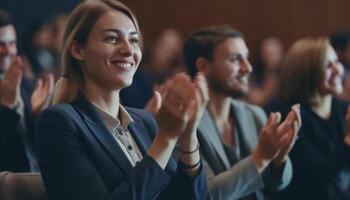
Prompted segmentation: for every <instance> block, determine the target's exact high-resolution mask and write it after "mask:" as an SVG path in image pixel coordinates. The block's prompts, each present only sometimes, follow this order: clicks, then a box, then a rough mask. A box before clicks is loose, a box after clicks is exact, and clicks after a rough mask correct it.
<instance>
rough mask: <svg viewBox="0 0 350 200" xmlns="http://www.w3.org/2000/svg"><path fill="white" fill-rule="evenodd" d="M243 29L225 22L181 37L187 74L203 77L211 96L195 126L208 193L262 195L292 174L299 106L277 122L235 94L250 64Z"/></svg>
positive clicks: (243, 89)
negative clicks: (292, 149)
mask: <svg viewBox="0 0 350 200" xmlns="http://www.w3.org/2000/svg"><path fill="white" fill-rule="evenodd" d="M248 54H249V50H248V48H247V46H246V43H245V41H244V38H243V35H242V34H241V33H240V32H238V31H236V30H234V29H232V28H231V27H229V26H214V27H207V28H203V29H201V30H198V31H196V32H194V33H193V34H192V35H191V36H190V37H189V38H188V39H187V40H186V42H185V45H184V56H185V62H186V64H187V67H188V71H189V72H190V74H191V75H192V76H194V75H195V74H197V72H201V73H203V74H204V75H205V77H206V79H207V80H208V86H209V94H210V100H209V103H208V106H207V109H206V110H205V112H204V115H203V117H202V120H201V122H200V124H199V127H198V139H199V142H200V144H201V153H202V156H203V159H205V167H206V173H207V177H208V184H209V191H210V194H211V197H212V199H215V200H219V199H264V194H263V189H266V190H271V191H273V190H280V189H283V188H285V187H286V186H287V185H288V183H289V182H290V180H291V177H292V166H291V164H290V161H289V158H288V153H289V151H290V149H291V148H292V147H293V144H294V141H295V139H296V136H297V132H298V130H299V128H300V125H301V121H300V115H299V108H298V106H297V105H296V106H294V107H293V109H292V111H290V113H289V115H288V118H287V119H286V120H285V121H283V122H280V114H279V113H273V114H271V115H270V116H269V119H268V120H267V119H266V115H265V113H264V111H263V110H262V109H261V108H260V107H257V106H254V105H251V104H248V103H244V102H242V101H239V100H236V98H238V97H241V96H243V95H246V94H248V91H249V86H248V79H249V75H250V73H251V72H252V66H251V65H250V63H249V61H248Z"/></svg>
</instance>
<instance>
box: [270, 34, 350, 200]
mask: <svg viewBox="0 0 350 200" xmlns="http://www.w3.org/2000/svg"><path fill="white" fill-rule="evenodd" d="M281 73H282V77H281V97H282V100H283V101H284V102H288V103H290V104H294V103H296V102H299V103H301V107H300V111H301V118H302V121H303V125H302V127H301V129H300V132H299V139H298V140H297V141H296V143H295V146H294V148H293V149H292V151H291V153H290V158H291V160H292V164H293V179H292V182H291V184H290V186H289V187H288V189H287V190H284V191H283V192H281V194H278V197H277V198H276V199H286V200H289V199H290V200H292V199H301V200H303V199H322V200H342V199H350V159H349V158H350V157H349V155H350V142H349V141H350V140H349V139H350V127H349V125H350V107H349V104H348V102H345V101H342V100H340V99H337V98H336V97H334V96H335V95H338V94H340V93H341V92H342V90H343V87H342V83H341V82H342V76H343V73H344V69H343V65H342V64H341V63H340V62H339V61H338V57H337V55H336V53H335V51H334V49H333V48H332V47H331V45H330V44H329V41H328V39H327V38H318V39H314V38H306V39H301V40H299V41H297V42H295V43H294V44H293V46H292V47H291V49H290V50H289V51H288V53H287V56H286V58H285V61H284V65H283V67H282V72H281ZM277 110H281V111H283V110H284V108H283V106H281V107H280V108H277Z"/></svg>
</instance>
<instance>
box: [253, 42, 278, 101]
mask: <svg viewBox="0 0 350 200" xmlns="http://www.w3.org/2000/svg"><path fill="white" fill-rule="evenodd" d="M253 53H254V59H253V69H254V70H253V73H252V76H251V79H252V80H251V83H250V89H249V95H248V96H247V97H248V99H247V100H248V101H249V102H250V103H252V104H256V105H259V106H262V107H265V106H266V105H268V104H269V103H271V102H272V101H274V100H275V98H276V96H277V92H278V85H279V76H280V67H281V64H282V59H283V45H282V42H281V41H280V40H279V39H278V38H276V37H265V38H263V39H261V40H260V42H259V43H258V45H257V48H256V49H255V52H253Z"/></svg>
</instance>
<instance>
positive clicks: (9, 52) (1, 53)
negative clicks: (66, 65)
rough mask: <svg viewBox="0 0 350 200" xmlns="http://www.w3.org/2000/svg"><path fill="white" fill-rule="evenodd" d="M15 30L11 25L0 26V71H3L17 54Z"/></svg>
mask: <svg viewBox="0 0 350 200" xmlns="http://www.w3.org/2000/svg"><path fill="white" fill-rule="evenodd" d="M16 40H17V37H16V31H15V27H14V26H13V25H7V26H3V27H0V73H3V72H5V71H6V70H7V69H8V68H9V66H10V64H11V62H12V59H13V57H14V56H16V55H17V45H16Z"/></svg>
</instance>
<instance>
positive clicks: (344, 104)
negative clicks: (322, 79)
mask: <svg viewBox="0 0 350 200" xmlns="http://www.w3.org/2000/svg"><path fill="white" fill-rule="evenodd" d="M349 104H350V101H348V100H343V99H340V98H338V97H333V105H336V106H337V107H341V108H345V109H346V108H347V107H348V106H349Z"/></svg>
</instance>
